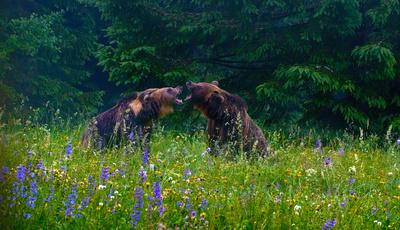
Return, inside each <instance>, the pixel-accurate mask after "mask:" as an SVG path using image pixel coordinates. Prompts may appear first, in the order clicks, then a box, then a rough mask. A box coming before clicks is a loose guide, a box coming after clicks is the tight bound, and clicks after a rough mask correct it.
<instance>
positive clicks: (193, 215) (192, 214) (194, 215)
mask: <svg viewBox="0 0 400 230" xmlns="http://www.w3.org/2000/svg"><path fill="white" fill-rule="evenodd" d="M196 214H197V213H196V211H194V210H193V211H192V212H191V213H190V217H191V218H192V219H193V218H195V217H196Z"/></svg>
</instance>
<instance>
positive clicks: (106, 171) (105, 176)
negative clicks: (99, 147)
mask: <svg viewBox="0 0 400 230" xmlns="http://www.w3.org/2000/svg"><path fill="white" fill-rule="evenodd" d="M109 171H110V167H105V168H103V171H102V172H101V176H100V180H104V181H107V180H108V177H109V176H110V173H109Z"/></svg>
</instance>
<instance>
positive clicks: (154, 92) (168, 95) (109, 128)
mask: <svg viewBox="0 0 400 230" xmlns="http://www.w3.org/2000/svg"><path fill="white" fill-rule="evenodd" d="M181 92H182V86H178V87H176V88H171V87H165V88H159V89H157V88H154V89H147V90H145V91H143V92H135V93H132V94H130V95H128V96H126V97H124V98H121V99H120V100H119V101H118V102H117V104H116V105H115V106H114V107H112V108H111V109H109V110H107V111H105V112H104V113H102V114H99V115H98V116H96V117H95V118H93V119H92V120H91V121H90V122H89V125H88V127H87V128H86V130H85V132H84V133H83V136H82V141H81V142H82V146H83V147H91V146H96V145H98V143H99V142H100V141H102V142H103V145H111V144H120V143H121V142H123V141H127V140H128V138H130V139H132V140H135V141H138V142H143V141H144V142H145V143H147V144H148V143H149V142H150V135H151V132H152V126H153V122H152V121H153V119H161V118H163V117H164V116H165V115H167V114H169V113H172V112H173V111H174V108H173V105H174V104H179V105H182V104H183V102H182V101H181V100H179V99H178V98H177V96H178V95H179V94H180V93H181Z"/></svg>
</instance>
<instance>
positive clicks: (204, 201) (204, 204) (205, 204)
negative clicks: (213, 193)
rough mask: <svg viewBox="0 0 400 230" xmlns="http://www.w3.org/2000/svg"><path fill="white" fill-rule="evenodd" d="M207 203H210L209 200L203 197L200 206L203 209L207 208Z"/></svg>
mask: <svg viewBox="0 0 400 230" xmlns="http://www.w3.org/2000/svg"><path fill="white" fill-rule="evenodd" d="M207 204H208V200H207V199H204V198H201V206H200V208H201V209H207Z"/></svg>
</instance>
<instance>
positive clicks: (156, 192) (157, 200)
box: [153, 182, 165, 216]
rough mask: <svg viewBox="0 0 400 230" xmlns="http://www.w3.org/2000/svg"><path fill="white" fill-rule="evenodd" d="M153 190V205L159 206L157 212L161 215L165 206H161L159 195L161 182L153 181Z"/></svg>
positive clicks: (161, 200)
mask: <svg viewBox="0 0 400 230" xmlns="http://www.w3.org/2000/svg"><path fill="white" fill-rule="evenodd" d="M153 191H154V201H155V202H154V206H157V207H159V209H158V212H159V213H160V216H161V215H162V213H163V211H164V210H165V208H164V207H163V206H162V202H163V199H162V196H161V182H158V183H156V182H154V183H153Z"/></svg>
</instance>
